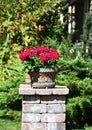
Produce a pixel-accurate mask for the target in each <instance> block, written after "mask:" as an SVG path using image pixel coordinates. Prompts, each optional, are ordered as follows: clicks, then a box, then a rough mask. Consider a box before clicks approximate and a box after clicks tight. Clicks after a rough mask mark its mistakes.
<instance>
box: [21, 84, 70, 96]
mask: <svg viewBox="0 0 92 130" xmlns="http://www.w3.org/2000/svg"><path fill="white" fill-rule="evenodd" d="M19 94H20V95H67V94H69V89H68V88H67V87H66V86H58V85H56V86H55V88H43V89H42V88H39V89H38V88H37V89H36V88H31V87H30V85H28V84H21V85H20V87H19Z"/></svg>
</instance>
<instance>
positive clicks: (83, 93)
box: [56, 54, 92, 125]
mask: <svg viewBox="0 0 92 130" xmlns="http://www.w3.org/2000/svg"><path fill="white" fill-rule="evenodd" d="M56 82H57V84H60V85H66V86H67V87H68V88H69V91H70V93H69V96H68V99H67V122H69V123H71V124H75V123H76V124H77V125H85V124H86V123H88V124H91V123H92V122H91V121H92V116H91V114H90V113H92V111H91V108H92V60H86V59H84V58H83V57H82V56H81V55H80V54H78V55H77V56H76V58H75V59H67V61H66V60H65V59H63V58H62V72H61V73H60V74H59V75H58V77H57V80H56Z"/></svg>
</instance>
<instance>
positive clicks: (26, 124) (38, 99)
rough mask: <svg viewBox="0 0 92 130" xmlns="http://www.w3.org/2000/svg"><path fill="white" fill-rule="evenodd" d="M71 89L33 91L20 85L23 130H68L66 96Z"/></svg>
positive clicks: (57, 88)
mask: <svg viewBox="0 0 92 130" xmlns="http://www.w3.org/2000/svg"><path fill="white" fill-rule="evenodd" d="M68 93H69V89H68V88H67V87H65V86H56V87H55V88H51V89H33V88H31V87H29V86H28V85H27V84H25V85H20V88H19V94H20V95H23V100H22V129H21V130H66V123H65V120H66V110H65V103H66V95H67V94H68Z"/></svg>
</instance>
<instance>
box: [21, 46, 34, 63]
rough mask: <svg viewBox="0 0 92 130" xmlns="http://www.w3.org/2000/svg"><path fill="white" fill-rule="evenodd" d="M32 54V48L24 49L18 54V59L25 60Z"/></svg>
mask: <svg viewBox="0 0 92 130" xmlns="http://www.w3.org/2000/svg"><path fill="white" fill-rule="evenodd" d="M32 56H33V49H32V50H31V49H28V48H27V49H25V51H23V52H21V53H20V55H19V58H20V60H22V61H25V60H29V59H30V58H31V57H32Z"/></svg>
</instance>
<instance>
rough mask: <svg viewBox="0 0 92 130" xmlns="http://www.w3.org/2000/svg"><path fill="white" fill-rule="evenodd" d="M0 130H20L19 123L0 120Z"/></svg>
mask: <svg viewBox="0 0 92 130" xmlns="http://www.w3.org/2000/svg"><path fill="white" fill-rule="evenodd" d="M0 130H21V122H15V121H11V120H7V119H6V120H5V119H0Z"/></svg>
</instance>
